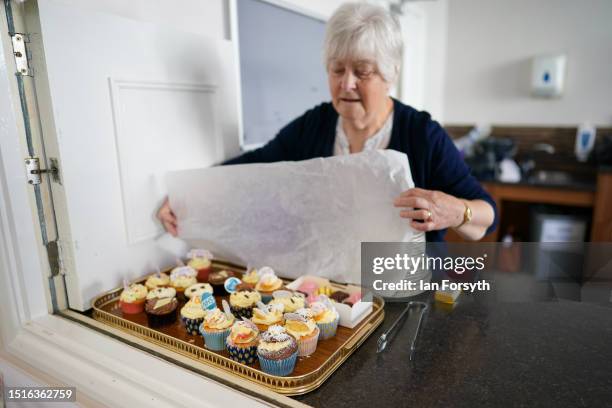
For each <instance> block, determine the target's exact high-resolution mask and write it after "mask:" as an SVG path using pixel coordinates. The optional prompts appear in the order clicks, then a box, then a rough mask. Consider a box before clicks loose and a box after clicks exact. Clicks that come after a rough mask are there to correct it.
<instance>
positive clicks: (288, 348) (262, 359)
mask: <svg viewBox="0 0 612 408" xmlns="http://www.w3.org/2000/svg"><path fill="white" fill-rule="evenodd" d="M297 356H298V345H297V341H296V340H295V338H294V337H293V336H291V335H290V334H289V333H287V331H286V330H285V328H284V327H281V326H277V325H274V326H270V328H269V329H268V330H266V331H265V332H264V333H262V334H261V339H260V340H259V345H258V346H257V357H258V358H259V365H260V367H261V369H262V370H263V371H264V372H265V373H268V374H272V375H278V376H288V375H289V374H291V373H292V372H293V369H294V368H295V362H296V361H297Z"/></svg>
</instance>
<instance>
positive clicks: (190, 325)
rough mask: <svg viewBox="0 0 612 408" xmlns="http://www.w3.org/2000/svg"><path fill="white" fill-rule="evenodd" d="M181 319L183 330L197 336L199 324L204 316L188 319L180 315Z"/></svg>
mask: <svg viewBox="0 0 612 408" xmlns="http://www.w3.org/2000/svg"><path fill="white" fill-rule="evenodd" d="M181 321H182V322H183V324H184V325H185V330H187V333H189V334H191V335H192V336H197V335H198V334H199V333H200V325H201V324H202V322H203V321H204V318H203V317H201V318H199V319H188V318H187V317H184V316H181Z"/></svg>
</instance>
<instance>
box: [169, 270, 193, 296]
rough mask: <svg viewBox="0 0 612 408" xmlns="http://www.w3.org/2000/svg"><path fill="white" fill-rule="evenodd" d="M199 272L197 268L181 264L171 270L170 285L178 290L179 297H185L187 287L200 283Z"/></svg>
mask: <svg viewBox="0 0 612 408" xmlns="http://www.w3.org/2000/svg"><path fill="white" fill-rule="evenodd" d="M197 274H198V273H197V272H196V270H195V269H193V268H192V267H190V266H179V267H177V268H174V269H173V270H172V272H170V286H172V287H173V288H174V289H175V290H176V294H177V296H178V297H179V298H184V296H183V295H184V293H185V289H187V288H188V287H190V286H191V285H194V284H196V283H198V281H197V279H196V275H197Z"/></svg>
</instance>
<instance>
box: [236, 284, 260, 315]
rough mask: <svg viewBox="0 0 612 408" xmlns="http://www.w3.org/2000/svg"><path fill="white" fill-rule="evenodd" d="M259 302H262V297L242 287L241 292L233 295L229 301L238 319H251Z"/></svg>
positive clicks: (238, 291)
mask: <svg viewBox="0 0 612 408" xmlns="http://www.w3.org/2000/svg"><path fill="white" fill-rule="evenodd" d="M257 302H261V295H260V294H259V293H258V292H256V291H254V290H250V289H248V288H246V287H241V288H240V290H237V291H236V292H234V293H232V294H231V295H230V299H229V304H230V309H231V311H232V313H233V314H234V316H236V317H237V318H241V317H246V318H247V319H248V318H251V316H253V308H254V307H255V305H256V304H257Z"/></svg>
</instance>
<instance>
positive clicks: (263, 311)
mask: <svg viewBox="0 0 612 408" xmlns="http://www.w3.org/2000/svg"><path fill="white" fill-rule="evenodd" d="M284 308H285V306H284V305H283V304H274V305H272V304H267V305H264V304H263V303H260V304H258V305H257V307H256V308H254V309H253V318H252V319H251V321H252V322H253V323H255V324H256V325H257V328H259V331H266V330H268V328H269V327H270V326H272V325H275V324H276V325H282V324H283V310H284Z"/></svg>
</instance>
